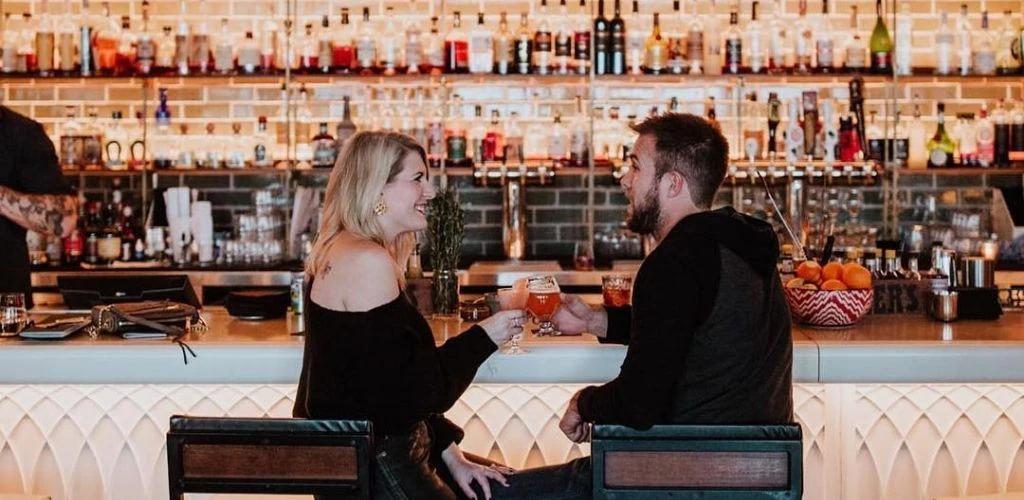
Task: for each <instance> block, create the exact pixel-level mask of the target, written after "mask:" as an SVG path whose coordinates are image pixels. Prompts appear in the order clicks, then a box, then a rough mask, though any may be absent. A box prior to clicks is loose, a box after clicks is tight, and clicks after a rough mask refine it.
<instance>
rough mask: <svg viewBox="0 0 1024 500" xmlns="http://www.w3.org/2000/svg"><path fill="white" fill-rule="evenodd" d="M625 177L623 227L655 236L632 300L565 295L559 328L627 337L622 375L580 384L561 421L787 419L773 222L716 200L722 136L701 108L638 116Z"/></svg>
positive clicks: (640, 425)
mask: <svg viewBox="0 0 1024 500" xmlns="http://www.w3.org/2000/svg"><path fill="white" fill-rule="evenodd" d="M633 130H635V131H636V132H637V133H638V134H639V137H638V138H637V140H636V142H635V144H634V147H633V151H632V154H631V155H630V157H629V161H630V168H629V171H628V173H626V175H625V176H624V177H623V178H622V187H623V189H624V190H625V192H626V196H627V198H629V228H630V229H631V230H632V231H634V232H636V233H639V234H641V235H652V236H653V237H654V238H655V240H656V241H657V242H658V245H657V246H656V247H655V249H654V250H653V251H652V252H651V253H650V255H648V256H647V258H646V259H644V261H643V264H642V265H641V266H640V270H639V271H638V272H637V275H636V278H635V280H634V284H633V301H632V306H627V307H620V308H616V307H605V308H603V309H599V310H594V309H591V308H590V307H588V306H587V305H586V304H584V303H583V302H582V301H581V300H580V299H579V298H578V297H575V296H571V295H567V296H563V298H562V301H563V302H562V308H561V309H560V310H559V312H558V313H557V314H556V315H555V317H554V322H555V323H556V324H557V326H558V328H559V329H560V330H561V331H562V332H565V333H569V334H574V333H580V332H589V333H591V334H593V335H596V336H597V337H598V339H599V340H600V341H601V342H602V343H607V342H610V343H619V344H626V345H628V346H629V347H628V350H627V351H626V358H625V361H624V362H623V363H622V368H621V371H620V373H619V376H618V377H617V378H616V379H615V380H612V381H611V382H608V383H607V384H604V385H602V386H598V387H587V388H585V389H583V390H581V391H579V392H578V393H576V394H575V395H574V396H573V398H572V400H571V402H570V403H569V406H568V409H567V410H566V412H565V415H564V416H563V418H562V422H561V428H562V431H563V432H565V434H566V436H568V437H569V439H572V440H573V441H577V442H579V441H583V440H585V439H587V437H588V435H589V429H590V425H589V424H592V423H597V424H619V425H626V426H629V427H633V428H636V429H647V428H650V427H651V426H652V425H656V424H784V423H790V422H792V421H793V383H792V367H793V343H792V335H791V331H790V319H789V308H788V307H787V305H786V301H785V297H784V296H783V292H782V284H781V282H780V279H779V276H778V273H777V272H776V262H777V260H778V256H779V242H778V239H777V237H776V235H775V232H774V230H773V229H772V226H771V225H770V224H768V223H766V222H764V221H761V220H758V219H754V218H751V217H748V216H745V215H743V214H740V213H738V212H736V210H734V209H732V208H731V207H724V208H719V209H716V210H711V204H712V201H713V200H714V198H715V193H716V192H717V191H718V188H719V186H720V185H721V183H722V180H723V179H724V178H725V173H726V168H727V165H728V151H729V145H728V142H727V141H726V139H725V137H723V136H722V133H721V132H719V131H718V130H716V129H715V127H713V126H712V125H711V124H710V123H709V122H707V121H706V120H704V119H703V118H701V117H699V116H695V115H689V114H674V113H673V114H666V115H662V116H658V117H655V118H651V119H648V120H646V121H644V122H643V123H640V124H638V125H635V126H634V127H633Z"/></svg>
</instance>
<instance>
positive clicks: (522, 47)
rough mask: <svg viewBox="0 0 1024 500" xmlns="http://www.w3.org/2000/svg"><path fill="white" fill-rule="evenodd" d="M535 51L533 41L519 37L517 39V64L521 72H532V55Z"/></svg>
mask: <svg viewBox="0 0 1024 500" xmlns="http://www.w3.org/2000/svg"><path fill="white" fill-rule="evenodd" d="M532 53H533V41H532V40H524V39H519V40H516V45H515V52H514V54H515V58H514V59H515V65H516V71H517V72H519V73H521V74H527V73H529V72H530V56H531V55H532Z"/></svg>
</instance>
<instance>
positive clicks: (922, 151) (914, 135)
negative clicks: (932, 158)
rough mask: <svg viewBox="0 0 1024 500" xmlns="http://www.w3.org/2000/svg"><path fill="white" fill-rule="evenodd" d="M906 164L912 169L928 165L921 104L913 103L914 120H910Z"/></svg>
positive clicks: (925, 133)
mask: <svg viewBox="0 0 1024 500" xmlns="http://www.w3.org/2000/svg"><path fill="white" fill-rule="evenodd" d="M907 164H908V166H909V167H910V168H911V169H912V170H916V169H923V168H926V167H927V166H928V131H927V130H926V129H925V127H924V123H922V122H921V104H920V103H914V120H913V121H911V122H910V155H909V158H908V159H907Z"/></svg>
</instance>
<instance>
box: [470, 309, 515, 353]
mask: <svg viewBox="0 0 1024 500" xmlns="http://www.w3.org/2000/svg"><path fill="white" fill-rule="evenodd" d="M524 324H526V312H525V311H523V310H522V309H509V310H506V311H499V312H497V313H496V314H494V315H492V316H491V317H489V318H487V319H485V320H483V321H481V322H480V323H479V325H480V327H481V328H483V329H484V331H485V332H487V336H488V337H490V338H491V341H492V342H494V345H496V346H500V345H501V344H504V343H505V342H507V341H508V339H510V338H512V336H513V335H519V334H522V333H523V325H524Z"/></svg>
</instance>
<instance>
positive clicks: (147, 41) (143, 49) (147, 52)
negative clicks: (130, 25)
mask: <svg viewBox="0 0 1024 500" xmlns="http://www.w3.org/2000/svg"><path fill="white" fill-rule="evenodd" d="M156 55H157V45H156V42H155V41H154V40H153V35H152V33H150V32H149V1H148V0H143V2H142V31H141V32H140V33H139V36H138V40H137V49H136V53H135V71H136V72H137V73H138V74H140V75H148V74H150V73H152V71H153V68H154V67H155V66H156Z"/></svg>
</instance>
